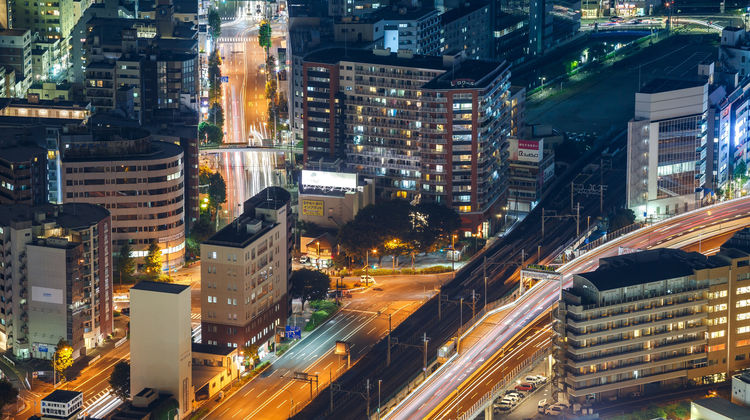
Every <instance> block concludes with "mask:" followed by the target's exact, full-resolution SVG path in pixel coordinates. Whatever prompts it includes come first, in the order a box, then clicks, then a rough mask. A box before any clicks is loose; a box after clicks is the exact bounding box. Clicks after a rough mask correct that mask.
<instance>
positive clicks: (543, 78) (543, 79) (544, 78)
mask: <svg viewBox="0 0 750 420" xmlns="http://www.w3.org/2000/svg"><path fill="white" fill-rule="evenodd" d="M540 79H542V90H544V81H545V80H547V78H546V77H544V76H542V77H540Z"/></svg>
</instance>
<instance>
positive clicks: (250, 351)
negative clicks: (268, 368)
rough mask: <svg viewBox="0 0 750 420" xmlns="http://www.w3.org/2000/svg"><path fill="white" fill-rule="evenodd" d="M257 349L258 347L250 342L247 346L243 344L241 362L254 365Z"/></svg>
mask: <svg viewBox="0 0 750 420" xmlns="http://www.w3.org/2000/svg"><path fill="white" fill-rule="evenodd" d="M258 350H259V347H258V345H257V344H250V345H249V346H245V347H243V348H242V353H243V354H244V359H245V360H243V362H245V364H248V365H251V366H254V365H255V361H256V359H258Z"/></svg>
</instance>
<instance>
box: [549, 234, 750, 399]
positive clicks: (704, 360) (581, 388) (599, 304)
mask: <svg viewBox="0 0 750 420" xmlns="http://www.w3.org/2000/svg"><path fill="white" fill-rule="evenodd" d="M748 251H750V233H749V232H748V230H747V229H746V230H744V231H740V232H739V233H737V234H736V235H735V237H733V238H732V239H730V240H729V241H728V242H727V243H725V244H724V245H723V246H722V248H721V251H720V252H719V253H718V254H717V255H715V256H711V257H705V256H703V255H701V254H699V253H697V252H693V253H687V252H684V251H681V250H675V249H655V250H650V251H644V252H637V253H633V254H626V255H621V256H617V257H610V258H603V259H601V260H600V262H599V264H600V265H599V268H598V269H596V270H595V271H592V272H588V273H581V274H579V275H575V276H574V278H573V286H572V287H571V288H570V289H567V290H565V291H563V296H562V299H563V300H562V303H561V304H560V315H559V319H560V323H559V326H558V327H557V332H558V334H559V340H558V341H557V346H556V347H557V348H556V352H557V353H556V358H557V360H558V364H557V374H558V375H559V378H560V382H559V386H560V389H559V391H564V393H565V395H567V396H568V398H569V399H570V400H572V401H584V400H586V399H587V398H590V397H591V396H594V397H595V398H596V399H601V400H606V399H607V398H609V397H613V396H617V395H627V394H629V393H632V392H637V393H641V394H643V393H649V392H654V391H656V390H658V389H660V388H670V387H675V386H684V385H687V384H690V383H692V384H699V385H701V384H711V383H715V382H721V381H724V380H726V379H728V378H729V376H728V375H731V374H732V373H733V372H735V371H737V370H741V369H745V368H747V367H748V366H750V265H749V263H750V252H748Z"/></svg>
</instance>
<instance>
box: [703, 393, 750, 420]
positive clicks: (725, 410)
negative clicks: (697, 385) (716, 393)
mask: <svg viewBox="0 0 750 420" xmlns="http://www.w3.org/2000/svg"><path fill="white" fill-rule="evenodd" d="M693 404H695V405H699V406H701V407H703V408H706V409H708V410H711V411H713V412H715V413H718V414H721V415H722V416H723V417H724V418H729V419H733V420H750V408H747V407H743V406H741V405H737V404H734V403H733V402H731V401H728V400H725V399H724V398H719V397H710V398H703V399H700V400H696V401H693Z"/></svg>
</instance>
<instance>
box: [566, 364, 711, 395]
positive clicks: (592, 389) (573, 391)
mask: <svg viewBox="0 0 750 420" xmlns="http://www.w3.org/2000/svg"><path fill="white" fill-rule="evenodd" d="M702 356H703V357H705V354H703V355H702ZM687 372H688V370H687V369H677V370H674V371H671V372H665V373H659V374H656V375H649V376H640V377H638V379H632V378H631V379H625V380H622V381H616V382H609V383H606V384H601V385H594V386H589V387H583V388H576V382H575V381H573V380H572V379H571V378H570V377H566V378H565V383H567V384H568V388H567V392H568V394H569V395H570V396H572V397H584V396H586V395H588V394H596V393H600V392H607V391H616V390H618V389H622V388H626V387H630V386H636V385H644V384H648V383H652V382H660V381H666V380H669V379H677V378H687Z"/></svg>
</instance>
